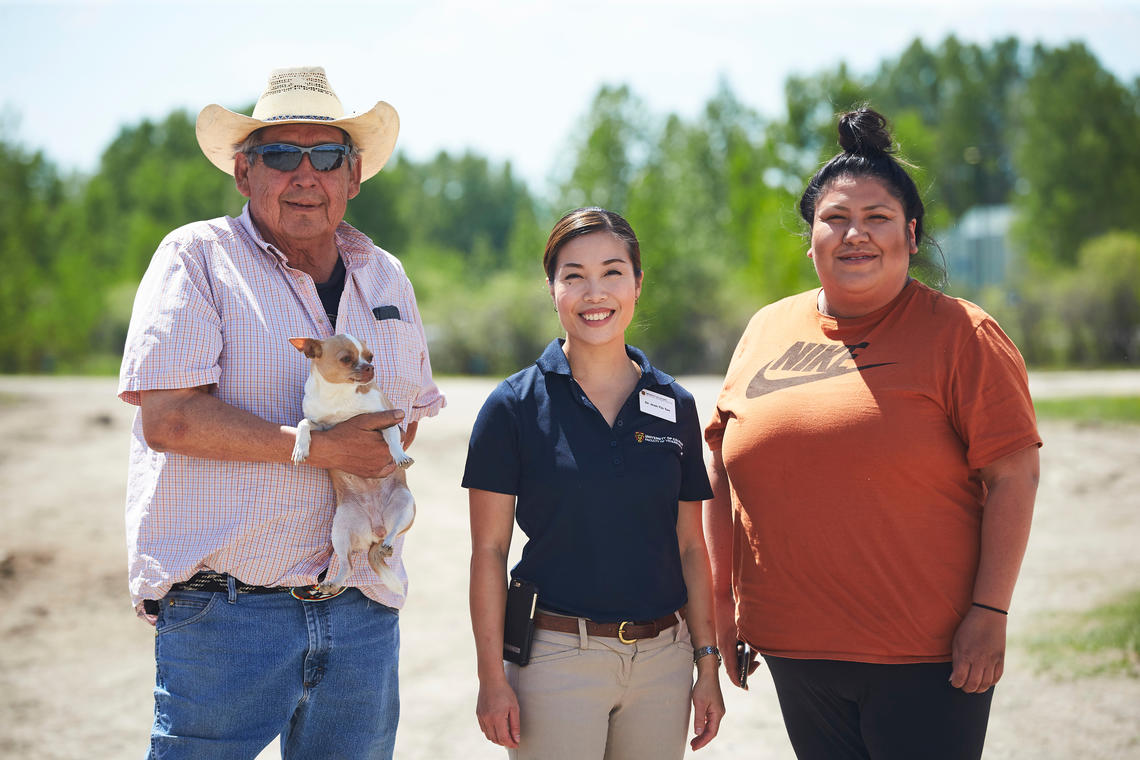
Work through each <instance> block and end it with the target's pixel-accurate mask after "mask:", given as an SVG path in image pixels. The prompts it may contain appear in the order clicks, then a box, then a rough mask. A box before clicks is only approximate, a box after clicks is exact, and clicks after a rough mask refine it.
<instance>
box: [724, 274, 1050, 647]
mask: <svg viewBox="0 0 1140 760" xmlns="http://www.w3.org/2000/svg"><path fill="white" fill-rule="evenodd" d="M817 294H818V290H812V291H809V292H807V293H801V294H799V295H796V296H792V297H790V298H785V299H784V300H782V301H778V302H776V303H773V304H771V305H769V306H767V307H765V308H764V309H761V310H760V311H759V312H758V313H757V314H756V315H755V316H754V317H753V318H752V321H751V322H750V323H749V324H748V327H747V329H746V330H745V331H744V335H743V337H741V339H740V343H739V344H738V345H737V348H736V352H735V354H734V355H733V358H732V362H731V364H730V365H729V368H728V373H727V375H726V377H725V381H724V387H723V389H722V390H721V393H720V397H719V399H718V401H717V409H716V412H715V414H714V416H713V419H712V421H711V422H710V424H709V426H708V428H707V429H706V431H705V438H706V440H707V441H708V444H709V447H710V448H712V449H714V450H716V449H721V450H722V454H723V457H724V463H725V469H726V471H727V472H728V476H729V482H730V484H731V493H732V504H733V526H734V527H733V533H734V537H733V557H732V562H733V574H732V575H733V592H734V594H735V596H736V599H737V624H738V626H739V630H740V634H741V637H742V638H744V639H745V640H747V641H748V642H749V643H750V644H752V645H753V646H755V647H757V648H759V649H760V650H761V651H762V652H765V653H768V654H772V655H776V656H779V657H792V658H813V659H834V660H851V661H857V662H874V663H907V662H937V661H945V660H949V659H950V645H951V640H952V638H953V636H954V631H955V630H956V629H957V627H958V624H959V623H960V622H961V621H962V618H963V616H964V615H965V614H966V612H967V611H968V610H969V608H970V602H971V594H972V590H973V584H974V575H975V572H976V570H977V564H978V554H979V537H980V530H981V516H982V509H983V503H984V501H985V487H984V485H983V483H982V481H981V478H980V473H979V468H982V467H985V466H986V465H989V464H991V463H993V462H995V461H997V460H998V459H1000V458H1002V457H1004V456H1006V455H1008V454H1012V453H1014V452H1016V451H1020V450H1021V449H1023V448H1025V447H1027V446H1034V445H1040V443H1041V441H1040V438H1039V437H1038V435H1037V426H1036V420H1035V417H1034V413H1033V404H1032V401H1031V400H1030V397H1029V388H1028V381H1027V377H1026V373H1025V364H1024V362H1023V361H1022V358H1021V354H1020V353H1018V351H1017V348H1016V347H1015V346H1014V345H1013V343H1012V342H1011V341H1010V340H1009V338H1007V337H1006V335H1005V334H1004V333H1003V332H1002V331H1001V328H999V327H998V326H997V323H995V322H994V321H993V319H992V318H990V316H989V315H987V314H986V313H985V312H984V311H982V310H981V309H980V308H978V307H977V306H975V305H974V304H972V303H969V302H967V301H963V300H960V299H956V298H951V297H949V296H946V295H943V294H942V293H939V292H937V291H934V290H931V289H930V288H928V287H926V286H925V285H923V284H921V283H919V282H917V281H911V282H910V283H908V284H907V286H906V287H904V288H903V290H902V292H901V293H900V294H899V295H898V296H897V297H896V298H895V299H894V300H893V301H892V302H891V303H890V304H888V305H887V306H885V307H883V308H882V309H880V310H878V311H876V312H873V313H871V314H868V315H866V316H864V317H859V318H857V319H835V318H832V317H827V316H824V315H822V314H820V313H819V312H818V310H817V309H816V296H817Z"/></svg>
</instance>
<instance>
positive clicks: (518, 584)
mask: <svg viewBox="0 0 1140 760" xmlns="http://www.w3.org/2000/svg"><path fill="white" fill-rule="evenodd" d="M537 602H538V587H537V586H535V585H534V584H533V583H531V582H530V581H524V580H520V579H518V578H512V579H511V582H510V583H508V584H507V615H506V619H505V620H504V622H503V659H504V660H506V661H508V662H513V663H516V664H518V665H526V664H527V663H528V662H530V644H531V641H533V640H534V609H535V605H536V604H537Z"/></svg>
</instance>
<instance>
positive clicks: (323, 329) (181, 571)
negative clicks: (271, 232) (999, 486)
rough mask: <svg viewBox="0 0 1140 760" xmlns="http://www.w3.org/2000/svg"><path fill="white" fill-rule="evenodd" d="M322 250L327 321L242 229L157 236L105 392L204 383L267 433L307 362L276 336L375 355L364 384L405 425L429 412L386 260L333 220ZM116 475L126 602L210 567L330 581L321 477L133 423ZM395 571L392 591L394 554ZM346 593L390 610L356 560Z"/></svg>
mask: <svg viewBox="0 0 1140 760" xmlns="http://www.w3.org/2000/svg"><path fill="white" fill-rule="evenodd" d="M336 244H337V248H338V250H339V252H340V256H341V258H342V260H343V261H344V264H345V269H346V272H345V284H344V289H343V292H342V294H341V298H340V303H339V309H338V312H337V317H336V324H335V325H334V324H332V323H331V322H330V321H329V317H328V315H327V314H326V312H325V308H324V306H323V304H322V303H321V299H320V298H319V296H318V294H317V289H316V285H315V284H314V282H313V280H312V278H311V277H309V275H307V274H305V273H304V272H301V271H299V270H297V269H294V268H292V267H290V266H289V263H288V261H287V260H286V258H285V256H284V255H283V254H282V253H281V252H280V251H279V250H277V249H276V248H275V247H274V246H273V245H271V244H269V243H267V242H266V241H265V240H264V239H263V238H262V237H261V235H260V234H259V233H258V230H257V227H256V225H255V224H254V223H253V221H252V219H251V218H250V216H249V211H248V206H247V208H246V210H245V211H243V213H242V215H241V217H240V218H237V219H234V218H231V217H221V218H218V219H212V220H209V221H203V222H195V223H193V224H190V225H187V226H185V227H182V228H180V229H177V230H175V231H174V232H172V233H170V234H169V235H168V236H167V237H166V239H165V240H163V242H162V243H161V245H160V246H159V248H158V250H157V251H156V252H155V255H154V258H153V259H152V261H151V264H150V267H149V268H148V270H147V272H146V275H145V276H144V277H143V280H142V283H141V284H140V285H139V290H138V294H137V296H136V297H135V304H134V311H133V313H132V316H131V326H130V330H129V332H128V335H127V341H126V346H125V349H124V354H123V365H122V370H121V374H120V381H119V395H120V398H122V399H123V400H124V401H126V402H127V403H131V404H138V403H139V400H140V393H141V392H142V391H147V390H162V389H177V388H193V387H198V386H209V387H210V392H211V393H213V394H214V395H215V396H217V397H218V398H219V399H220V400H222V401H224V402H225V403H227V404H230V405H231V406H234V407H237V408H239V409H243V410H245V411H248V412H250V413H252V414H255V415H257V416H259V417H261V418H262V419H265V420H268V421H270V422H273V423H276V424H279V425H290V426H292V425H296V424H297V423H298V422H299V421H300V420H301V418H302V417H303V416H304V415H303V412H302V411H301V399H302V396H303V393H304V384H305V380H306V378H307V377H308V374H309V368H310V366H311V365H310V363H309V361H308V360H307V359H306V358H305V357H304V356H303V355H302V354H301V353H300V352H298V351H297V350H296V349H295V348H294V347H293V346H292V345H291V344H290V343H289V340H288V339H289V338H290V337H316V338H327V337H329V336H331V335H333V334H334V333H336V332H342V333H349V334H351V335H354V336H355V337H357V338H359V339H360V340H362V341H364V343H365V344H366V345H368V347H369V348H370V349H372V351H373V353H374V354H375V363H376V370H377V371H376V376H377V382H378V383H380V384H381V386H382V387H383V390H384V393H385V395H386V396H387V397H388V398H389V400H391V402H392V403H393V405H394V406H395V407H397V408H399V409H402V410H403V411H404V415H405V417H404V419H405V424H406V423H410V422H413V421H416V420H419V419H421V418H423V417H429V416H432V415H434V414H437V413H438V412H439V410H440V408H442V407H443V405H444V397H443V395H442V394H441V393H440V391H439V388H438V387H437V386H436V384H435V382H434V380H433V379H432V374H431V364H430V361H429V359H428V350H427V341H426V339H425V337H424V330H423V325H422V323H421V321H420V315H419V310H418V308H417V306H416V300H415V295H414V293H413V290H412V285H411V283H410V282H409V281H408V278H407V276H406V275H405V274H404V270H403V267H402V266H401V265H400V262H399V260H398V259H396V258H395V257H394V256H392V255H391V254H389V253H387V252H386V251H384V250H382V249H380V248H378V247H377V246H376V245H375V244H373V243H372V241H371V240H369V239H368V238H367V237H366V236H365V235H363V234H361V233H360V232H359V231H357V230H355V229H353V228H352V227H351V226H350V225H348V224H345V223H341V224H340V226H339V227H338V228H337V230H336ZM130 457H131V458H130V465H129V469H128V476H127V543H128V557H129V574H130V588H131V595H132V598H133V601H134V603H135V604H136V606H137V605H138V604H139V603H140V602H141V601H142V600H143V599H156V598H160V597H162V596H163V594H165V593H166V590H167V589H169V588H170V585H171V584H172V583H176V582H178V581H181V580H185V579H186V578H188V577H190V576H191V575H193V574H194V573H195V572H197V571H198V570H202V569H211V570H214V571H217V572H224V573H230V574H232V575H234V576H236V577H237V578H239V579H241V580H242V581H245V582H246V583H252V584H257V585H264V586H295V585H309V584H312V583H314V582H316V580H317V577H318V575H319V574H320V573H321V572H322V571H323V570H325V569H326V568H330V562H332V563H333V565H332V568H331V569H332V570H333V572H335V570H336V566H335V563H336V559H335V557H332V556H331V555H332V546H331V543H330V539H329V531H330V527H331V523H332V516H333V511H334V508H335V505H336V499H335V496H334V493H333V488H332V484H331V482H330V479H329V476H328V473H327V472H326V471H324V470H321V469H317V468H314V467H309V466H307V465H301V466H294V465H293V464H291V463H290V464H284V463H272V462H223V461H215V460H208V459H201V458H197V457H190V456H184V455H181V454H176V453H162V452H156V451H154V450H152V449H151V448H149V447H148V446H147V444H146V440H145V438H144V437H143V434H142V423H141V419H140V418H139V416H138V415H136V418H135V424H134V429H133V432H132V440H131V452H130ZM401 546H402V543H401V542H400V541H399V540H398V542H397V545H396V555H395V556H396V559H395V571H396V573H397V575H398V576H400V578H401V579H402V580H403V579H404V578H406V576H405V574H404V568H403V564H402V562H401V561H400V558H399V554H400V547H401ZM353 567H354V570H353V574H352V575H350V576H349V579H348V581H347V583H348V585H350V586H355V587H359V588H360V589H361V590H362V591H363V592H364V593H365V594H366V595H367V596H369V597H370V598H372V599H374V600H376V601H379V602H382V603H383V604H386V605H388V606H390V607H397V608H398V607H400V606H402V605H403V603H404V594H401V593H397V592H395V591H392V590H391V589H389V588H388V587H387V586H385V585H383V584H382V583H381V582H380V579H379V578H378V577H377V576H376V575H375V573H374V572H373V571H372V569H371V567H370V566H369V564H368V562H367V561H366V560H364V559H363V558H362V557H360V556H357V557H354V558H353Z"/></svg>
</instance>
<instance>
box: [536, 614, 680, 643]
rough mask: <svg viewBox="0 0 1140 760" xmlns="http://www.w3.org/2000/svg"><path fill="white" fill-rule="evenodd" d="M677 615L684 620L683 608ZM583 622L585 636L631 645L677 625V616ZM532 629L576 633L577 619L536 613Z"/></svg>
mask: <svg viewBox="0 0 1140 760" xmlns="http://www.w3.org/2000/svg"><path fill="white" fill-rule="evenodd" d="M677 614H679V615H680V616H681V618H682V619H684V617H685V610H684V608H681V609H680V610H677ZM585 622H586V635H588V636H607V637H609V638H611V639H613V638H616V639H617V640H618V641H620V642H621V643H623V644H632V643H633V642H635V641H637V640H638V639H651V638H653V637H654V636H656V635H657V634H659V633H661V632H662V631H665V630H668V629H670V628H672V627H673V626H675V625H677V616H676V615H673V614H669V615H666V616H664V617H660V618H657V619H656V620H649V621H645V622H633V621H631V620H626V621H624V622H621V623H595V622H594V621H593V620H587V621H585ZM534 627H535V628H542V629H545V630H547V631H558V632H560V633H578V618H576V617H561V616H559V615H548V614H546V613H543V612H536V613H534Z"/></svg>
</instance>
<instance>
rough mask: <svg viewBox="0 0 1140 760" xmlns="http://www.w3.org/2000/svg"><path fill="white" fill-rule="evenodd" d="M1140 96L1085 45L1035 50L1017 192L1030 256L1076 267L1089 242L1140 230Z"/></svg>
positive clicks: (1025, 103) (1019, 152)
mask: <svg viewBox="0 0 1140 760" xmlns="http://www.w3.org/2000/svg"><path fill="white" fill-rule="evenodd" d="M1137 135H1140V100H1138V99H1137V97H1136V96H1135V94H1134V93H1133V92H1131V91H1130V90H1129V89H1128V88H1126V87H1125V86H1123V85H1122V84H1121V83H1120V82H1119V81H1117V79H1116V78H1115V77H1114V76H1113V75H1112V74H1110V73H1109V72H1107V71H1105V69H1104V68H1103V67H1102V66H1101V65H1100V63H1099V62H1098V61H1097V60H1096V58H1095V56H1093V55H1092V53H1090V52H1089V51H1088V49H1087V48H1085V47H1084V45H1082V44H1080V43H1072V44H1070V45H1068V46H1067V47H1064V48H1057V49H1050V48H1046V47H1044V46H1041V45H1037V46H1036V47H1035V48H1034V49H1033V63H1032V65H1031V74H1030V75H1029V77H1028V79H1027V81H1026V83H1025V95H1024V98H1023V100H1022V118H1021V139H1020V141H1019V143H1018V145H1017V147H1016V153H1015V155H1016V169H1017V173H1018V175H1019V176H1020V178H1021V181H1022V182H1023V183H1024V192H1021V193H1018V194H1016V195H1015V196H1014V202H1015V205H1016V207H1017V210H1018V215H1019V218H1018V223H1017V225H1016V228H1015V229H1016V232H1017V236H1018V239H1019V240H1020V241H1021V243H1022V244H1023V245H1024V247H1025V248H1026V250H1027V251H1028V252H1029V253H1030V255H1032V256H1035V257H1037V258H1039V259H1040V260H1042V261H1045V262H1053V263H1059V264H1064V265H1071V264H1073V263H1074V262H1075V261H1076V260H1077V252H1078V251H1079V249H1080V247H1081V244H1082V243H1083V242H1084V241H1086V240H1089V239H1090V238H1093V237H1096V236H1098V235H1102V234H1104V233H1106V232H1109V231H1110V230H1113V229H1118V230H1126V231H1132V232H1137V231H1140V215H1138V214H1137V213H1136V199H1137V198H1140V141H1138V140H1137Z"/></svg>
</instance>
